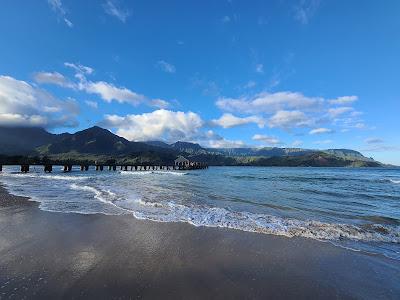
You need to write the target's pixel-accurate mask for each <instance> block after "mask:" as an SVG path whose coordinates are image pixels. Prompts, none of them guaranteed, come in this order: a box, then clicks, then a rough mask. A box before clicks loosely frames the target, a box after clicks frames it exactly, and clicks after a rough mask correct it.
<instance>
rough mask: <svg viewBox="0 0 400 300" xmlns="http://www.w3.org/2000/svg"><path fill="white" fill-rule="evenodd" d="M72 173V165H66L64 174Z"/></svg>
mask: <svg viewBox="0 0 400 300" xmlns="http://www.w3.org/2000/svg"><path fill="white" fill-rule="evenodd" d="M71 171H72V165H64V169H63V172H64V173H66V172H71Z"/></svg>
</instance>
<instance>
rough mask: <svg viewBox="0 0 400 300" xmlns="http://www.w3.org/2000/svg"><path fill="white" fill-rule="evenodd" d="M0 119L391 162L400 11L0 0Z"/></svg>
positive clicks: (308, 0)
mask: <svg viewBox="0 0 400 300" xmlns="http://www.w3.org/2000/svg"><path fill="white" fill-rule="evenodd" d="M0 6H1V9H0V41H1V43H0V76H1V77H0V124H2V125H28V126H43V127H46V128H47V129H49V130H50V131H52V132H63V131H69V132H74V131H77V130H79V129H83V128H86V127H89V126H92V125H101V126H103V127H106V128H109V129H110V130H112V131H113V132H116V133H117V134H119V135H121V136H124V137H125V138H127V139H129V140H164V141H167V142H173V141H176V140H186V141H194V142H199V143H200V144H201V145H204V146H212V147H239V146H255V147H259V146H278V147H304V148H319V149H326V148H351V149H355V150H359V151H361V152H362V153H363V154H365V155H368V156H373V157H374V158H376V159H378V160H380V161H383V162H387V163H395V164H400V138H399V134H398V130H399V128H400V126H399V125H400V121H399V116H398V115H399V112H400V104H399V103H400V102H399V101H400V90H399V86H400V55H399V53H400V18H399V15H400V2H398V1H394V0H393V1H385V2H384V4H383V3H378V2H377V1H362V2H360V1H328V0H325V1H324V0H321V1H318V0H299V1H284V0H280V1H251V2H249V1H239V0H231V1H222V0H221V1H183V0H182V1H126V0H125V1H123V0H120V1H116V0H115V1H113V0H101V1H100V0H99V1H74V0H37V1H22V0H3V1H1V4H0Z"/></svg>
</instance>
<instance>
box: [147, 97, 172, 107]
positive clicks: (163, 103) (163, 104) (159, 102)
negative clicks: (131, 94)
mask: <svg viewBox="0 0 400 300" xmlns="http://www.w3.org/2000/svg"><path fill="white" fill-rule="evenodd" d="M149 104H150V106H153V107H157V108H162V109H166V108H168V107H170V106H171V104H170V103H169V102H168V101H165V100H163V99H152V100H150V102H149Z"/></svg>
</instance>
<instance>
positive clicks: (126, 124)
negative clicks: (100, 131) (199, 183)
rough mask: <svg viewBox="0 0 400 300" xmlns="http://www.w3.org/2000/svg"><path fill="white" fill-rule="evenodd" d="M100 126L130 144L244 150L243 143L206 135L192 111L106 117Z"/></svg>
mask: <svg viewBox="0 0 400 300" xmlns="http://www.w3.org/2000/svg"><path fill="white" fill-rule="evenodd" d="M100 124H101V125H102V126H105V127H108V128H112V129H115V130H116V133H117V134H118V135H120V136H122V137H124V138H126V139H128V140H131V141H150V140H162V141H165V142H168V143H172V142H176V141H178V140H179V141H188V142H195V143H199V144H201V145H202V146H203V147H213V148H237V147H243V146H245V143H244V142H243V141H241V140H227V139H225V138H223V137H222V136H220V135H219V134H217V133H215V132H214V131H212V130H207V131H205V130H204V127H205V125H206V122H204V121H203V119H202V118H201V117H200V116H199V115H198V114H196V113H193V112H190V111H189V112H182V111H170V110H165V109H159V110H155V111H153V112H150V113H143V114H136V115H135V114H131V115H126V116H118V115H105V117H104V120H103V121H102V122H101V123H100Z"/></svg>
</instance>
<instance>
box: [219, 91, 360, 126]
mask: <svg viewBox="0 0 400 300" xmlns="http://www.w3.org/2000/svg"><path fill="white" fill-rule="evenodd" d="M357 99H358V98H357V96H342V97H338V98H336V99H331V100H329V99H326V98H324V97H309V96H305V95H304V94H302V93H300V92H290V91H281V92H275V93H271V92H261V93H258V94H254V95H245V96H241V97H237V98H229V97H220V98H218V99H217V101H216V103H215V104H216V106H217V107H218V108H220V109H221V110H222V111H224V112H230V113H239V114H241V115H243V114H244V115H250V116H251V115H259V116H261V117H262V118H264V119H268V118H269V122H268V124H269V126H270V127H279V128H283V129H292V128H296V127H312V126H321V127H322V126H324V125H325V126H327V125H328V124H329V125H331V126H337V127H342V128H360V126H361V125H357V124H363V123H364V122H363V120H362V119H360V116H361V115H362V112H359V111H355V110H354V108H353V107H352V106H350V105H349V104H350V103H351V102H354V101H356V100H357ZM345 103H347V104H348V105H347V106H343V105H344V104H345Z"/></svg>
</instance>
